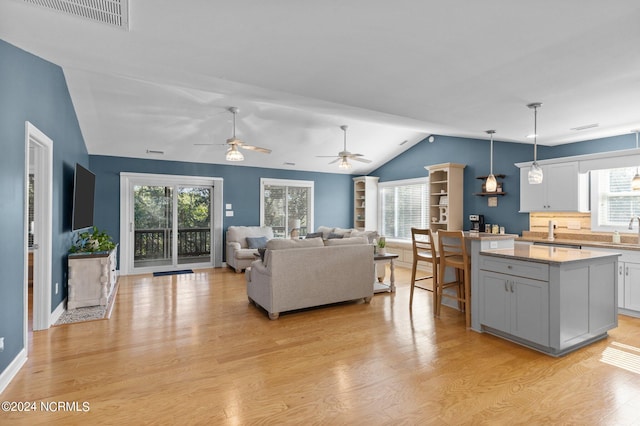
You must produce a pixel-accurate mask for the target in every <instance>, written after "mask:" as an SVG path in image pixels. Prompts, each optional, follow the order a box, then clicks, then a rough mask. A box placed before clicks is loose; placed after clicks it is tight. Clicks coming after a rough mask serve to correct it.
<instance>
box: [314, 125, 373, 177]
mask: <svg viewBox="0 0 640 426" xmlns="http://www.w3.org/2000/svg"><path fill="white" fill-rule="evenodd" d="M340 128H341V129H342V130H343V131H344V145H343V149H342V151H340V152H339V153H338V155H318V156H317V157H318V158H334V157H336V159H335V160H333V161H332V162H330V163H329V164H333V163H337V162H338V161H340V164H339V165H338V167H340V168H341V169H350V168H351V163H349V159H351V160H354V161H360V162H361V163H370V162H371V160H367V159H366V158H362V157H364V155H362V154H352V153H350V152H349V151H347V129H348V128H349V126H347V125H342V126H340Z"/></svg>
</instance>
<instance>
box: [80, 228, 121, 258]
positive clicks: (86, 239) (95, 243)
mask: <svg viewBox="0 0 640 426" xmlns="http://www.w3.org/2000/svg"><path fill="white" fill-rule="evenodd" d="M115 247H116V245H115V243H114V242H113V240H112V239H111V237H110V236H109V234H107V233H106V232H105V231H99V230H98V228H96V227H95V226H93V227H91V228H89V230H87V231H84V232H79V233H78V234H77V235H76V237H75V240H74V241H73V245H72V246H71V248H70V249H69V253H96V252H103V251H107V252H108V251H111V250H113V249H114V248H115Z"/></svg>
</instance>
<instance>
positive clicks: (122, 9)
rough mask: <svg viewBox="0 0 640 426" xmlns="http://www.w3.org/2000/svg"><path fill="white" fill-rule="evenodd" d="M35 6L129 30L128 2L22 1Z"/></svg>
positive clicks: (97, 0)
mask: <svg viewBox="0 0 640 426" xmlns="http://www.w3.org/2000/svg"><path fill="white" fill-rule="evenodd" d="M24 1H25V2H26V3H31V4H34V5H36V6H41V7H45V8H47V9H51V10H56V11H58V12H63V13H67V14H69V15H74V16H78V17H80V18H84V19H89V20H91V21H94V22H102V23H103V24H109V25H114V26H116V27H120V28H124V29H126V30H128V29H129V0H24Z"/></svg>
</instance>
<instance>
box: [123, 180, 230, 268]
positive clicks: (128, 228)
mask: <svg viewBox="0 0 640 426" xmlns="http://www.w3.org/2000/svg"><path fill="white" fill-rule="evenodd" d="M133 182H136V183H141V182H142V183H143V184H149V185H194V186H212V187H213V194H212V204H213V206H212V210H211V215H212V221H211V239H212V240H211V250H212V251H213V253H212V254H211V260H212V265H210V266H213V267H216V268H219V267H221V266H222V224H223V208H222V195H223V193H224V191H223V183H224V180H223V179H222V178H215V177H209V176H180V175H162V174H153V173H129V172H122V173H120V262H119V265H120V266H119V269H120V275H129V274H132V273H134V268H133V262H131V259H132V258H133V254H132V252H131V250H132V247H133V203H132V200H133ZM184 266H188V265H184ZM195 266H197V265H195ZM172 268H173V267H172V266H167V267H165V268H155V269H154V270H153V272H155V271H160V270H171V269H172ZM142 272H146V271H145V270H143V269H140V268H138V269H137V270H135V273H142ZM148 272H151V270H149V271H148Z"/></svg>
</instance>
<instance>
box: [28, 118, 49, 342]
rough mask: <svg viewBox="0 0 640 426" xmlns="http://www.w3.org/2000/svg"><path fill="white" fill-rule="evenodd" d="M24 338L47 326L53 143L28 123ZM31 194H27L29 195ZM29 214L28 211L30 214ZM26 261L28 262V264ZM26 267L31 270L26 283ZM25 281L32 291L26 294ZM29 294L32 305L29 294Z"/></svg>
mask: <svg viewBox="0 0 640 426" xmlns="http://www.w3.org/2000/svg"><path fill="white" fill-rule="evenodd" d="M24 180H25V197H24V199H25V209H24V210H25V220H24V222H25V227H24V259H25V262H24V312H25V317H24V334H25V347H26V346H27V344H28V341H29V339H28V337H29V317H31V318H32V328H33V330H45V329H48V328H49V327H50V325H51V232H52V218H51V216H52V212H53V207H52V194H53V141H52V140H51V139H50V138H49V137H47V135H45V134H44V133H43V132H41V131H40V130H38V128H36V127H35V126H34V125H33V124H31V123H29V122H28V121H27V122H26V123H25V176H24ZM30 192H31V194H30ZM30 210H31V211H30ZM30 258H31V259H32V260H31V262H30ZM29 263H31V267H32V268H33V272H32V276H31V280H29V269H30V268H29V266H30V265H29ZM29 281H31V282H32V283H33V284H32V291H31V292H30V291H29ZM30 293H32V295H33V296H32V303H29V301H30V300H29V299H30V298H29V294H30Z"/></svg>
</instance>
